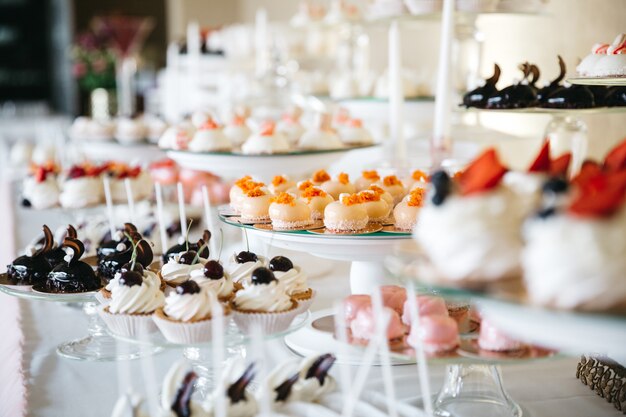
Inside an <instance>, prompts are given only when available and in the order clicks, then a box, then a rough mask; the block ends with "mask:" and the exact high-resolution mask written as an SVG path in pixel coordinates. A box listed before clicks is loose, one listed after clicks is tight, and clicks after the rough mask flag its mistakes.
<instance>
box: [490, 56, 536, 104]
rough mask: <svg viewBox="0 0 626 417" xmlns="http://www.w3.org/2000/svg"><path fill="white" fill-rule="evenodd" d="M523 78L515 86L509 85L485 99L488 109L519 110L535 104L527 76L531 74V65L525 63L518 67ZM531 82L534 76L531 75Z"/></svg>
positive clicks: (532, 89) (534, 97) (534, 93)
mask: <svg viewBox="0 0 626 417" xmlns="http://www.w3.org/2000/svg"><path fill="white" fill-rule="evenodd" d="M520 70H522V72H523V74H524V78H523V79H522V81H520V82H519V83H517V84H513V85H510V86H508V87H506V88H503V89H502V90H500V91H498V92H497V93H495V94H493V95H492V96H491V97H489V98H488V99H487V105H486V108H488V109H520V108H526V107H532V106H534V105H535V104H536V102H537V93H536V92H535V89H534V87H531V85H530V84H529V81H528V76H529V75H531V73H532V71H533V70H532V65H530V64H528V63H527V62H525V63H523V64H521V65H520ZM533 80H534V81H536V79H534V74H533Z"/></svg>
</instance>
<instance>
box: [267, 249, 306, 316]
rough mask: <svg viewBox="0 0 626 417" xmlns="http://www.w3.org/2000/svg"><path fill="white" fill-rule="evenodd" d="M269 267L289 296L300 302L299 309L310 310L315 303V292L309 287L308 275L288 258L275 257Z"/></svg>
mask: <svg viewBox="0 0 626 417" xmlns="http://www.w3.org/2000/svg"><path fill="white" fill-rule="evenodd" d="M267 266H268V268H269V270H270V271H272V272H273V273H274V276H275V277H276V279H277V280H278V282H279V283H280V284H281V285H282V286H283V287H284V288H285V292H286V293H287V295H289V296H290V297H291V298H292V299H294V300H296V301H297V302H298V309H299V310H300V311H306V310H308V308H309V307H310V306H311V304H312V303H313V298H314V295H315V292H314V291H313V288H310V287H309V284H308V281H307V275H306V273H305V272H304V271H302V269H301V268H300V267H299V266H295V265H294V264H293V262H291V260H290V259H289V258H287V257H286V256H275V257H273V258H272V259H270V261H269V263H268V265H267Z"/></svg>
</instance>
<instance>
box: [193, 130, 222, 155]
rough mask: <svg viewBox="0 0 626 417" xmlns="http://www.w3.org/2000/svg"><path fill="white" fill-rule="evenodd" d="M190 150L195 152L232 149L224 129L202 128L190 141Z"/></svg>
mask: <svg viewBox="0 0 626 417" xmlns="http://www.w3.org/2000/svg"><path fill="white" fill-rule="evenodd" d="M188 147H189V150H190V151H193V152H212V151H227V150H229V149H230V147H231V146H230V140H229V139H228V138H227V137H226V135H224V132H222V129H219V128H218V129H200V130H198V131H197V132H196V133H195V135H193V139H192V140H191V142H189V145H188Z"/></svg>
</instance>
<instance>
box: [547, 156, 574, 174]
mask: <svg viewBox="0 0 626 417" xmlns="http://www.w3.org/2000/svg"><path fill="white" fill-rule="evenodd" d="M571 161H572V153H571V152H567V153H564V154H563V155H561V156H559V157H558V158H556V159H553V160H552V162H550V175H551V176H563V177H564V176H566V175H567V170H568V169H569V164H570V162H571Z"/></svg>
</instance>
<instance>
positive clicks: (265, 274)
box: [250, 266, 277, 285]
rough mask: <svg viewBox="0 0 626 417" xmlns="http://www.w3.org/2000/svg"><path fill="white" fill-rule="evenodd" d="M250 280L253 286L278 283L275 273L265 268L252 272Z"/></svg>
mask: <svg viewBox="0 0 626 417" xmlns="http://www.w3.org/2000/svg"><path fill="white" fill-rule="evenodd" d="M250 280H251V281H252V285H262V284H270V283H271V282H272V281H277V279H276V277H275V276H274V273H273V272H272V271H270V270H269V269H267V268H266V267H264V266H261V267H259V268H257V269H255V270H254V271H252V276H251V277H250Z"/></svg>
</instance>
